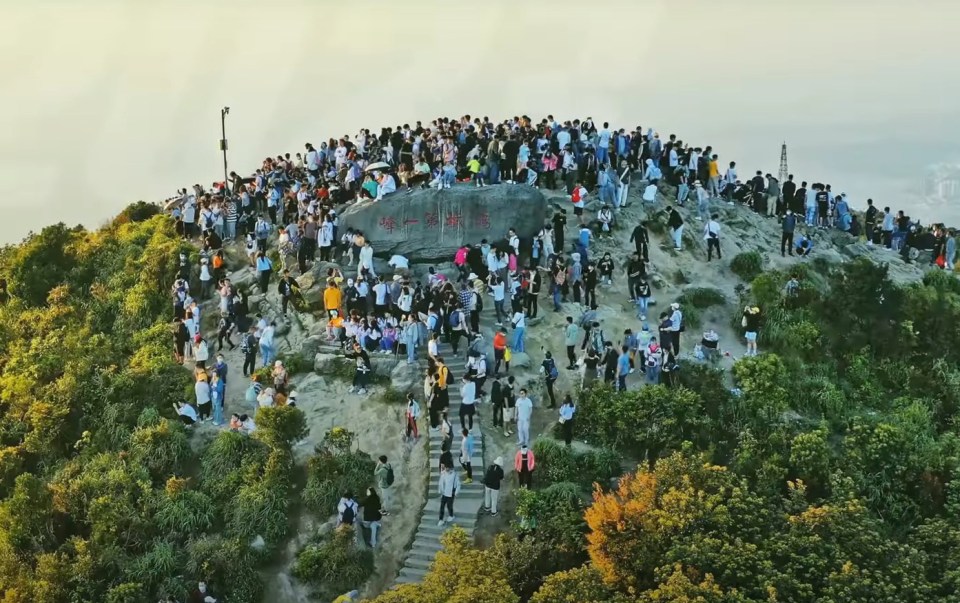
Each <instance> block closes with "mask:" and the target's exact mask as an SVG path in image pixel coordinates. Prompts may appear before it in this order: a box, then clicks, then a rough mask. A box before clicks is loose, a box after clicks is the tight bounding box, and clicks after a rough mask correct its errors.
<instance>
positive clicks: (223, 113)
mask: <svg viewBox="0 0 960 603" xmlns="http://www.w3.org/2000/svg"><path fill="white" fill-rule="evenodd" d="M229 114H230V107H224V108H223V109H220V133H221V138H220V150H221V151H223V198H224V199H226V198H227V189H228V188H229V187H230V180H229V178H228V176H227V115H229Z"/></svg>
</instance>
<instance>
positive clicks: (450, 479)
mask: <svg viewBox="0 0 960 603" xmlns="http://www.w3.org/2000/svg"><path fill="white" fill-rule="evenodd" d="M437 490H438V491H439V494H440V521H438V522H437V526H439V527H443V526H444V525H446V524H448V523H453V522H454V521H456V517H454V515H453V501H454V499H455V498H456V497H457V494H459V493H460V476H459V475H457V472H456V471H454V470H453V467H448V466H445V467H444V468H443V469H442V470H441V471H440V479H439V481H438V483H437ZM445 510H446V512H447V516H446V519H444V511H445Z"/></svg>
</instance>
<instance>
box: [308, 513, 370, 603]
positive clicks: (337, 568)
mask: <svg viewBox="0 0 960 603" xmlns="http://www.w3.org/2000/svg"><path fill="white" fill-rule="evenodd" d="M372 574H373V551H371V550H370V549H369V548H367V547H361V546H359V545H358V544H357V538H356V533H355V532H354V530H353V528H350V527H341V528H339V529H336V530H334V531H333V532H332V533H331V534H329V535H328V536H326V537H324V538H322V539H321V540H320V541H319V542H317V543H315V544H310V545H308V546H307V547H305V548H304V549H303V550H301V551H300V552H299V553H298V554H297V560H296V562H295V563H294V566H293V575H294V576H296V577H297V578H298V579H300V580H302V581H304V582H306V583H308V584H311V585H313V586H315V587H318V588H319V589H320V591H321V592H320V593H319V594H320V596H322V597H326V598H327V599H329V598H330V597H334V596H337V595H339V594H342V593H343V592H344V591H348V590H351V589H354V588H357V587H359V586H360V585H361V584H363V583H364V582H366V580H367V578H369V577H370V576H371V575H372Z"/></svg>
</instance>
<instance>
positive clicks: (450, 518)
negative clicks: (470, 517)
mask: <svg viewBox="0 0 960 603" xmlns="http://www.w3.org/2000/svg"><path fill="white" fill-rule="evenodd" d="M456 520H457V518H456V517H454V516H453V515H451V516H450V517H448V518H447V523H453V522H455V521H456Z"/></svg>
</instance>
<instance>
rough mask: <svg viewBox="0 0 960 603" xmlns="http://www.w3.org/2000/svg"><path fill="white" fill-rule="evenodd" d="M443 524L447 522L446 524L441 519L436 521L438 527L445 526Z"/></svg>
mask: <svg viewBox="0 0 960 603" xmlns="http://www.w3.org/2000/svg"><path fill="white" fill-rule="evenodd" d="M445 525H447V524H446V523H445V522H444V521H443V520H442V519H441V520H440V521H438V522H437V527H438V528H442V527H443V526H445Z"/></svg>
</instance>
